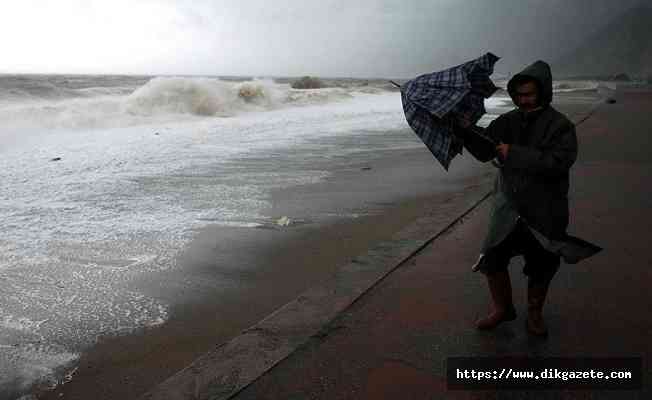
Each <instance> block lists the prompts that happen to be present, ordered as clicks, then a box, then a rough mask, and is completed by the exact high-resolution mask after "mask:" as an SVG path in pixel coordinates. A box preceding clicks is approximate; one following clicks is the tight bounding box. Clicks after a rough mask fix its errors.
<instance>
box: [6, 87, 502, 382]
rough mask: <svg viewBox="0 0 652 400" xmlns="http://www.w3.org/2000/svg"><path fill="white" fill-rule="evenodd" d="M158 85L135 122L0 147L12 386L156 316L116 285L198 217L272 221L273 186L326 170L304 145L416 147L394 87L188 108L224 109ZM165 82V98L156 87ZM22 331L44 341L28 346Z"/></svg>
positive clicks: (175, 249)
mask: <svg viewBox="0 0 652 400" xmlns="http://www.w3.org/2000/svg"><path fill="white" fill-rule="evenodd" d="M186 83H187V82H186ZM195 83H196V82H195ZM212 84H215V82H213V83H211V85H212ZM157 85H158V84H152V86H151V87H149V88H148V89H147V90H143V92H142V93H140V94H138V96H143V97H142V98H147V99H149V100H148V101H136V102H135V105H132V107H135V108H132V111H133V113H132V114H129V115H130V117H129V118H132V117H133V118H136V119H138V118H142V119H141V120H139V121H141V122H142V121H146V122H147V123H145V124H139V125H130V124H127V125H128V126H122V127H103V128H99V127H98V126H97V125H94V126H93V128H92V129H90V128H88V129H87V128H84V129H82V128H80V127H79V126H75V127H67V125H66V124H63V126H64V127H62V126H61V125H57V126H56V129H52V130H48V129H43V128H38V129H37V128H35V127H34V126H31V127H29V129H28V128H24V129H25V130H24V131H20V132H28V133H29V134H26V135H24V136H21V137H19V138H16V140H13V141H11V143H9V144H7V145H5V146H2V148H0V153H1V157H0V169H1V170H2V171H3V189H4V190H3V191H2V192H1V193H0V219H1V220H2V221H3V237H2V238H0V281H2V282H3V285H2V286H0V344H2V346H12V347H11V349H12V350H11V351H10V352H5V351H4V350H5V349H6V348H7V347H3V348H2V349H3V351H2V352H0V365H2V366H3V367H4V368H5V369H6V370H7V371H9V370H11V371H16V374H18V375H16V376H19V375H21V374H23V375H22V376H21V377H20V379H21V385H23V384H25V382H29V381H30V380H31V381H37V380H38V379H41V378H42V377H43V376H47V375H48V374H51V373H52V372H53V371H54V370H55V369H56V367H57V365H60V364H65V363H68V362H71V361H74V360H75V358H76V357H77V355H76V352H75V351H74V349H77V348H81V347H83V346H87V345H92V344H93V343H94V342H95V340H97V338H98V337H100V336H102V335H110V334H115V333H119V332H129V331H131V330H134V329H138V328H141V327H147V326H156V325H158V324H161V323H164V322H165V320H166V319H167V317H168V305H167V304H164V303H162V302H161V301H160V300H158V299H156V298H152V297H148V296H145V295H143V294H142V293H140V292H138V290H137V289H134V288H130V287H129V285H128V283H131V282H132V281H133V280H134V279H135V278H136V277H138V276H141V275H143V274H149V275H148V279H154V280H155V279H156V277H157V275H156V274H157V273H159V272H160V271H163V270H166V269H170V268H176V264H175V263H176V256H177V255H178V253H179V252H180V251H181V250H182V249H183V248H184V247H185V246H186V245H187V244H188V243H189V242H190V240H192V238H193V236H194V234H195V231H196V229H198V228H202V227H204V226H206V225H209V224H216V223H217V224H221V225H225V226H238V227H249V228H253V227H259V226H266V225H268V224H270V223H273V219H272V217H269V216H266V215H264V213H263V210H264V209H265V208H266V207H268V206H269V193H270V191H271V190H278V189H283V188H287V187H292V186H295V185H303V184H310V183H315V182H319V181H320V180H322V179H324V178H326V177H328V176H329V173H328V171H327V170H324V169H321V168H320V167H317V166H315V165H314V162H313V160H314V159H315V158H316V157H318V158H319V159H327V160H330V159H335V158H336V157H343V156H350V155H351V154H355V152H357V151H374V150H385V149H393V148H396V149H400V148H414V147H421V146H423V144H422V143H421V142H420V141H419V140H418V139H417V138H416V136H415V135H414V134H413V133H412V132H411V131H410V129H409V127H408V126H407V123H406V122H405V118H404V115H403V111H402V107H401V102H400V96H399V95H398V94H397V93H387V92H383V93H379V94H368V93H359V92H357V93H353V92H352V91H349V90H316V91H305V92H301V94H298V95H297V96H296V97H293V98H290V99H289V100H288V97H282V98H283V99H284V100H283V101H284V102H285V103H284V104H285V105H284V106H283V107H276V106H275V104H276V103H275V101H276V100H275V99H276V98H275V97H274V96H276V95H271V96H270V97H268V98H265V99H259V100H257V101H259V102H258V103H256V101H252V102H250V103H247V104H246V105H245V106H246V107H249V109H248V111H246V112H242V113H240V114H237V115H236V116H233V117H228V118H224V117H222V116H216V115H213V116H202V115H196V113H195V111H197V110H199V111H201V110H204V109H206V110H217V109H219V110H222V111H225V112H229V107H226V106H225V107H223V108H220V107H218V108H216V109H213V108H210V107H213V106H216V107H217V106H218V105H219V104H218V103H219V102H218V100H216V99H211V98H210V96H211V94H210V93H209V94H206V93H204V92H202V91H201V90H199V89H197V88H196V87H195V86H193V85H189V86H188V87H187V88H186V87H184V86H183V85H185V83H183V82H181V83H179V82H176V83H175V82H170V81H168V82H164V83H160V85H158V86H157ZM155 86H156V87H155ZM218 86H219V85H218ZM241 87H242V86H241ZM204 89H205V87H204ZM223 89H224V88H219V87H218V88H216V89H215V90H216V93H217V92H219V91H220V90H223ZM175 90H176V92H175V95H174V96H172V97H171V98H174V99H175V100H174V101H173V102H172V103H170V102H168V100H170V99H171V98H167V97H166V95H165V93H166V91H173V92H174V91H175ZM202 90H203V89H202ZM252 90H253V91H254V92H255V91H256V90H257V89H255V86H254V87H253V88H252ZM179 91H180V92H179ZM256 95H257V94H255V93H254V96H256ZM138 96H135V98H138ZM184 96H185V98H187V99H196V98H198V97H197V96H199V97H200V98H201V97H202V96H208V97H206V98H207V100H206V102H207V103H205V104H204V105H202V104H201V103H199V105H198V107H199V108H195V109H193V108H189V109H188V108H184V107H187V106H189V105H191V106H192V105H193V104H195V103H193V102H192V101H190V100H188V101H186V100H184V101H182V102H181V103H178V101H179V98H180V97H184ZM220 99H223V98H222V97H220ZM333 99H337V101H334V102H333ZM96 100H97V101H104V100H102V99H101V98H95V99H94V101H96ZM114 100H115V99H111V101H114ZM67 101H70V100H67ZM193 101H194V100H193ZM268 101H269V102H268ZM492 101H493V100H492ZM496 101H499V100H496ZM174 102H177V103H174ZM292 102H294V103H297V104H300V105H301V107H289V106H287V104H289V103H292ZM220 104H222V103H220ZM491 104H494V103H491ZM495 104H497V103H495ZM195 105H197V104H195ZM205 107H208V108H205ZM174 110H177V111H178V110H181V111H182V112H181V113H180V114H178V115H176V116H174V115H173V114H174V112H176V111H174ZM193 110H195V111H193ZM256 110H258V111H256ZM202 112H203V111H202ZM220 112H221V111H220ZM139 113H141V114H139ZM159 114H160V115H159ZM199 114H201V112H200V113H199ZM161 115H163V117H161ZM179 115H180V117H179ZM121 123H122V122H121ZM36 125H38V124H36ZM36 125H35V126H36ZM100 125H101V124H100ZM14 129H16V128H15V127H6V126H4V127H2V128H0V130H4V132H5V134H7V135H10V136H11V135H13V134H14V133H15V130H14ZM0 137H2V136H1V135H0ZM342 143H345V144H342ZM5 144H6V143H5ZM55 158H60V160H59V161H51V160H53V159H55ZM34 341H39V342H41V343H42V346H45V347H43V348H39V349H40V350H39V351H33V350H34V349H33V348H32V347H30V346H29V345H28V344H29V343H33V342H34ZM39 357H41V358H39ZM1 372H2V371H0V375H1ZM12 376H14V375H12ZM12 379H13V378H12ZM7 382H9V381H7ZM1 386H2V381H0V387H1Z"/></svg>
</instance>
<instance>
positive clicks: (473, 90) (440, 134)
mask: <svg viewBox="0 0 652 400" xmlns="http://www.w3.org/2000/svg"><path fill="white" fill-rule="evenodd" d="M498 60H499V57H497V56H495V55H493V54H491V53H487V54H485V55H483V56H482V57H480V58H477V59H475V60H472V61H469V62H466V63H464V64H461V65H458V66H456V67H453V68H449V69H447V70H444V71H439V72H433V73H431V74H426V75H421V76H419V77H417V78H415V79H413V80H411V81H408V82H407V83H405V84H404V85H403V86H401V100H402V101H403V111H404V112H405V119H406V120H407V122H408V124H409V125H410V127H411V128H412V130H414V132H415V133H416V134H417V136H419V137H420V138H421V140H423V143H425V144H426V146H427V147H428V149H429V150H430V151H431V152H432V154H433V155H434V156H435V158H436V159H437V160H438V161H439V162H440V163H441V165H442V166H443V167H444V169H446V170H448V167H449V165H450V162H451V160H452V159H453V157H455V156H456V155H457V154H460V153H462V145H463V142H462V139H461V138H459V137H457V136H456V135H454V134H453V131H454V128H455V124H457V120H459V119H463V120H466V121H469V122H471V123H472V124H475V123H476V122H478V120H479V119H480V117H482V115H483V114H484V113H485V112H486V110H485V108H484V99H485V98H488V97H491V95H492V94H493V93H494V92H495V91H496V90H497V89H498V88H497V87H496V86H495V85H494V84H493V82H492V81H491V79H489V75H491V74H492V73H493V69H494V64H495V63H496V61H498Z"/></svg>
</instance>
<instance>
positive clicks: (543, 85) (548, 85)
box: [507, 60, 552, 106]
mask: <svg viewBox="0 0 652 400" xmlns="http://www.w3.org/2000/svg"><path fill="white" fill-rule="evenodd" d="M523 78H533V79H534V80H535V81H537V83H538V85H539V92H540V93H541V105H542V106H548V105H549V104H550V103H551V102H552V72H551V71H550V65H548V64H547V63H546V62H544V61H541V60H539V61H537V62H535V63H534V64H532V65H529V66H528V67H526V68H525V69H524V70H523V71H521V72H519V73H518V74H516V75H514V76H513V77H512V79H510V80H509V82H508V83H507V92H508V93H509V95H510V97H512V99H514V94H513V93H514V90H515V87H516V83H517V82H518V81H520V80H522V79H523Z"/></svg>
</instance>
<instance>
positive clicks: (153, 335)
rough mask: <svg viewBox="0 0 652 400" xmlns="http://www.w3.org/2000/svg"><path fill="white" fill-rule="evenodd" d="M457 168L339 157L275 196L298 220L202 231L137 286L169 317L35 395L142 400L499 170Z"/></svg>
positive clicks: (97, 350)
mask: <svg viewBox="0 0 652 400" xmlns="http://www.w3.org/2000/svg"><path fill="white" fill-rule="evenodd" d="M577 98H578V97H577V96H576V97H575V98H574V99H569V100H568V101H566V102H565V103H563V104H560V105H559V107H558V108H559V109H560V110H562V111H564V112H567V113H569V114H570V115H571V116H572V117H573V119H579V118H582V116H583V115H586V114H587V113H588V112H589V111H590V109H591V107H592V105H591V101H595V100H596V99H595V98H594V97H592V96H587V98H586V99H579V100H577ZM454 164H455V165H454V166H453V168H452V170H451V171H450V173H448V174H445V173H444V174H442V172H441V171H442V169H441V167H440V166H439V165H437V164H436V163H435V161H434V160H433V158H432V156H431V155H430V153H429V152H428V151H427V150H426V149H425V148H422V149H415V150H393V151H385V152H382V154H374V155H367V156H364V155H360V156H359V157H357V158H356V159H355V160H353V159H350V158H349V159H346V158H343V159H342V160H341V162H339V163H337V165H338V166H337V168H336V169H335V170H334V171H333V175H332V176H331V177H329V178H328V179H326V180H325V181H323V182H320V183H318V184H316V185H306V186H299V187H294V188H291V189H288V190H283V191H281V190H279V191H276V192H274V193H272V199H271V202H272V206H271V207H270V209H268V210H266V214H267V215H270V216H279V217H280V216H284V215H287V216H289V217H290V218H291V219H293V220H294V221H298V223H296V224H294V225H290V226H289V227H287V228H281V227H268V228H256V229H252V228H227V227H209V228H207V229H205V230H203V231H201V232H199V233H198V235H197V237H196V239H195V240H194V241H193V243H192V244H191V245H190V247H189V248H188V249H186V251H184V252H183V254H181V255H180V257H179V267H178V268H175V269H174V270H172V271H168V272H165V273H163V276H157V277H156V282H149V283H147V282H134V283H133V284H134V285H136V286H138V287H141V288H142V287H143V285H144V286H145V287H146V288H147V291H148V292H149V293H147V294H148V295H156V296H157V297H159V298H161V299H162V300H164V301H166V302H168V303H169V304H172V305H173V306H172V308H171V312H170V319H169V320H168V321H167V322H166V323H165V324H163V325H161V326H159V327H155V328H149V329H145V330H142V331H139V332H135V333H133V334H129V335H124V336H121V337H110V338H105V339H102V340H100V342H99V343H98V344H97V345H96V346H94V347H92V348H90V349H87V351H85V352H84V353H83V355H82V358H81V360H80V362H79V363H78V368H77V370H76V372H75V373H74V374H73V377H72V380H71V381H70V382H68V383H66V384H64V385H60V386H59V387H57V388H56V389H55V390H53V391H49V392H45V393H42V394H41V395H40V396H39V398H44V399H59V398H61V397H60V395H63V398H66V399H87V398H91V397H92V398H95V399H134V398H138V397H139V396H140V395H142V394H143V393H145V392H146V391H148V390H150V389H151V388H152V387H153V386H155V385H156V384H158V383H160V382H162V381H163V380H165V379H166V378H167V377H169V376H171V375H172V374H174V373H175V372H177V371H178V370H180V369H182V368H184V367H186V366H187V365H189V364H190V363H191V362H192V361H193V360H194V359H196V358H197V357H199V356H200V355H201V354H203V353H205V352H206V351H208V350H210V349H211V348H213V347H215V346H216V345H219V344H221V343H223V342H225V341H227V340H229V339H230V338H232V337H234V336H235V335H237V334H238V333H239V332H241V331H242V330H244V329H246V328H247V327H249V326H252V325H253V324H255V323H256V322H257V321H259V320H261V319H262V318H263V317H265V316H266V315H268V314H270V313H271V312H273V311H274V310H276V309H278V308H279V307H281V306H282V305H284V304H285V303H287V302H288V301H290V300H292V299H293V298H295V297H296V296H297V295H298V294H300V293H301V292H303V291H304V290H305V289H307V288H309V287H311V286H312V285H314V284H316V283H317V282H319V281H320V280H322V279H324V278H325V277H327V276H329V275H330V274H332V273H333V271H334V270H336V269H337V267H338V266H339V265H342V264H343V263H345V262H348V261H350V260H351V259H352V258H353V257H355V256H356V255H358V254H361V253H364V252H366V250H367V249H368V248H370V247H371V246H372V245H373V244H374V243H377V242H380V241H383V240H387V239H389V238H390V237H391V236H392V235H393V234H394V233H395V232H398V231H399V230H401V229H402V228H404V227H406V226H408V225H409V224H411V223H412V222H414V221H415V220H416V219H418V218H419V216H421V215H423V213H426V212H431V211H433V210H436V209H438V208H439V207H440V206H441V205H442V204H445V203H446V202H469V201H470V199H469V196H477V190H466V189H469V188H476V189H477V188H478V187H480V188H486V189H487V190H488V189H489V188H490V185H491V182H492V178H493V174H494V172H493V168H492V167H490V166H488V165H481V164H479V163H477V162H474V161H473V160H471V159H468V158H464V159H456V160H455V161H454ZM476 200H477V199H476ZM316 215H317V216H318V217H317V218H315V217H314V216H316ZM329 215H330V216H329ZM451 218H452V217H451ZM141 290H142V289H141Z"/></svg>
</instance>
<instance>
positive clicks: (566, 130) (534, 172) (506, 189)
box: [464, 61, 577, 253]
mask: <svg viewBox="0 0 652 400" xmlns="http://www.w3.org/2000/svg"><path fill="white" fill-rule="evenodd" d="M522 77H531V78H534V79H535V80H536V82H537V83H538V85H539V93H540V96H541V97H540V99H541V105H542V106H543V108H542V109H541V110H538V111H534V112H532V113H530V114H525V113H524V112H522V111H520V110H518V109H515V110H513V111H510V112H508V113H505V114H503V115H501V116H499V117H498V118H496V119H495V120H494V121H492V122H491V124H489V126H488V127H487V128H486V129H484V132H483V134H484V135H485V136H487V137H489V138H490V139H492V140H494V141H495V142H497V143H498V142H503V143H509V144H510V147H509V151H508V153H507V157H506V159H505V160H503V163H502V167H501V168H500V169H499V172H498V174H497V177H496V181H495V185H494V191H493V201H494V202H493V208H492V212H491V218H490V224H489V232H488V234H487V237H486V239H485V242H484V245H483V249H482V253H485V252H486V251H487V250H488V249H489V248H491V247H494V246H495V245H497V244H498V243H500V242H501V241H502V240H503V239H504V238H505V237H506V236H507V234H509V233H510V232H511V231H512V230H513V229H514V227H515V225H516V222H517V220H518V218H522V219H523V220H524V221H525V222H526V224H527V225H528V226H529V227H530V228H532V229H534V230H535V231H536V232H538V233H540V234H542V235H543V236H545V238H546V239H548V240H561V239H563V238H564V237H565V236H566V229H567V227H568V220H569V215H568V186H569V169H570V168H571V166H572V165H573V163H574V162H575V160H576V158H577V137H576V135H575V126H574V125H573V123H572V122H571V121H569V120H568V118H566V117H565V116H564V115H562V114H561V113H559V112H558V111H557V110H555V109H554V108H553V107H551V106H550V103H551V102H552V74H551V72H550V67H549V66H548V64H546V63H545V62H543V61H537V62H535V63H534V64H532V65H530V66H529V67H527V68H525V69H524V70H523V71H522V72H520V73H519V74H517V75H515V76H514V77H513V78H512V79H511V80H510V81H509V83H508V85H507V89H508V92H509V94H510V96H512V98H514V90H515V83H516V82H517V80H518V79H520V78H522ZM464 146H465V147H466V149H467V150H468V151H469V152H470V153H471V154H472V155H473V156H474V157H475V158H477V159H478V160H480V161H483V162H487V161H490V160H492V159H494V157H495V156H496V149H495V145H494V144H493V143H491V142H489V141H487V140H484V139H482V138H481V137H480V136H478V135H477V134H473V133H471V132H470V131H465V132H464ZM536 232H535V233H536Z"/></svg>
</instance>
